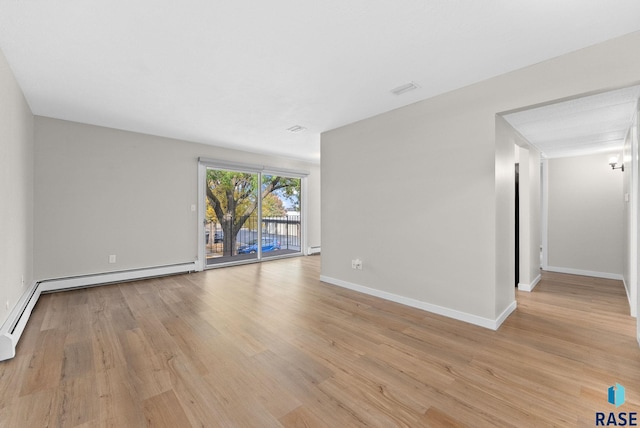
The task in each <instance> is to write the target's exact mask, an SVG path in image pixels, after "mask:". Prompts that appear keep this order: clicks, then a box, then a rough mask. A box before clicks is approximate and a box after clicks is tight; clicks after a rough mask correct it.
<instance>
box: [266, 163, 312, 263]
mask: <svg viewBox="0 0 640 428" xmlns="http://www.w3.org/2000/svg"><path fill="white" fill-rule="evenodd" d="M300 184H301V180H300V178H295V177H285V176H281V175H270V174H266V173H265V174H263V176H262V221H261V224H262V229H261V230H262V240H263V251H262V256H263V257H265V258H267V257H275V256H279V255H283V254H295V253H300V251H301V238H302V227H301V226H302V224H301V221H300V198H301V196H302V195H301V186H300ZM272 249H277V251H272Z"/></svg>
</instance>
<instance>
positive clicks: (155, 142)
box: [35, 117, 320, 280]
mask: <svg viewBox="0 0 640 428" xmlns="http://www.w3.org/2000/svg"><path fill="white" fill-rule="evenodd" d="M35 123H36V124H35V127H36V132H35V135H36V143H35V145H36V155H35V165H36V172H35V200H36V213H35V233H36V244H35V276H36V278H37V279H39V280H42V279H51V278H61V277H68V276H76V275H83V274H95V273H106V272H113V271H120V270H128V269H139V268H147V267H155V266H163V265H167V264H177V263H184V262H190V261H194V260H196V258H197V254H198V247H197V236H198V235H197V233H198V224H197V213H196V212H192V211H191V205H192V204H197V202H198V194H197V185H198V182H197V179H198V172H197V169H198V161H197V159H198V157H207V158H212V159H218V160H224V161H230V162H243V163H253V164H258V165H269V166H273V167H279V168H289V169H295V170H307V171H309V172H310V173H311V174H310V176H309V178H308V193H309V195H308V196H309V197H310V200H309V206H308V234H309V236H308V245H309V246H319V245H320V218H319V209H320V208H319V207H320V177H319V173H320V168H319V165H314V164H309V163H304V162H300V161H295V160H291V159H282V158H276V157H269V156H263V155H258V154H251V153H247V152H241V151H235V150H229V149H222V148H217V147H212V146H208V145H202V144H195V143H189V142H184V141H178V140H171V139H167V138H161V137H156V136H151V135H144V134H137V133H133V132H126V131H119V130H114V129H109V128H102V127H98V126H93V125H84V124H79V123H74V122H67V121H62V120H56V119H50V118H44V117H36V122H35ZM110 254H115V255H116V256H117V263H116V264H109V263H108V256H109V255H110Z"/></svg>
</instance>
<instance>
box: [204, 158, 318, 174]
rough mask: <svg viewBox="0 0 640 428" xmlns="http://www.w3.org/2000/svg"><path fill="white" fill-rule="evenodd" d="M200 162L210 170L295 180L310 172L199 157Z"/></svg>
mask: <svg viewBox="0 0 640 428" xmlns="http://www.w3.org/2000/svg"><path fill="white" fill-rule="evenodd" d="M198 162H199V163H202V164H204V165H206V166H207V167H209V168H214V169H225V170H229V171H238V172H251V173H256V172H262V173H265V174H270V175H285V176H287V177H293V178H302V177H307V176H308V175H309V174H310V172H309V171H302V170H297V169H287V168H276V167H271V166H266V165H257V164H251V163H242V162H227V161H223V160H219V159H211V158H204V157H199V158H198Z"/></svg>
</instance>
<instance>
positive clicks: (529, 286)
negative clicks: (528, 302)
mask: <svg viewBox="0 0 640 428" xmlns="http://www.w3.org/2000/svg"><path fill="white" fill-rule="evenodd" d="M541 278H542V275H541V274H538V276H536V277H535V279H534V280H533V281H531V284H523V283H522V282H519V283H518V290H521V291H528V292H532V291H533V289H534V288H535V287H536V285H538V283H539V282H540V279H541Z"/></svg>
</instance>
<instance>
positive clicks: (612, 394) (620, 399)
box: [608, 382, 624, 407]
mask: <svg viewBox="0 0 640 428" xmlns="http://www.w3.org/2000/svg"><path fill="white" fill-rule="evenodd" d="M608 401H609V403H611V404H613V405H615V406H616V407H620V406H622V405H623V404H624V386H622V385H620V384H619V383H617V382H616V385H615V386H610V387H609V399H608Z"/></svg>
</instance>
